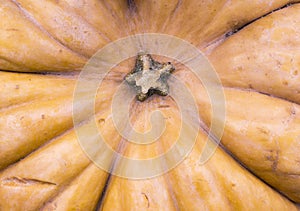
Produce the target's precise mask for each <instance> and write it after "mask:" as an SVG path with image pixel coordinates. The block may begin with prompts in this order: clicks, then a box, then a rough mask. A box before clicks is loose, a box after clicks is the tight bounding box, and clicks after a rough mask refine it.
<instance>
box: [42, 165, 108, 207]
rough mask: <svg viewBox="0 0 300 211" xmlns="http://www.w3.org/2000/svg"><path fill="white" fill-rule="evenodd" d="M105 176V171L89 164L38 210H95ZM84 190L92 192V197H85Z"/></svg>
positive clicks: (106, 175)
mask: <svg viewBox="0 0 300 211" xmlns="http://www.w3.org/2000/svg"><path fill="white" fill-rule="evenodd" d="M103 176H104V180H103ZM107 177H108V174H107V173H106V172H104V171H102V170H100V169H99V168H98V167H96V166H95V165H93V164H90V165H89V166H88V167H86V168H85V169H84V170H83V171H82V172H81V173H80V174H79V175H78V176H77V177H75V178H74V179H73V180H72V181H71V182H70V183H69V184H66V185H65V186H63V187H62V188H61V190H60V191H58V193H57V194H56V195H55V196H53V197H52V199H50V200H48V201H47V202H45V204H44V205H43V206H42V207H41V208H40V210H49V209H56V210H57V209H58V210H72V209H81V210H95V207H96V205H97V201H98V199H99V198H100V196H101V192H102V189H103V187H104V185H105V184H104V183H103V181H106V179H105V178H107ZM86 192H89V193H93V195H92V197H88V198H87V196H88V195H87V194H84V193H86Z"/></svg>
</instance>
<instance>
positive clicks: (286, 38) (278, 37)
mask: <svg viewBox="0 0 300 211" xmlns="http://www.w3.org/2000/svg"><path fill="white" fill-rule="evenodd" d="M299 34H300V5H298V4H296V5H293V6H290V7H288V8H284V9H282V10H280V11H277V12H274V13H272V14H271V15H268V16H267V17H265V18H262V19H260V20H258V21H256V22H254V23H252V24H251V25H249V26H247V27H246V28H244V29H243V30H241V31H240V32H239V33H237V34H234V35H233V36H231V37H230V38H228V39H227V40H226V41H225V42H224V43H222V44H221V45H220V46H218V47H217V48H215V49H214V51H213V52H212V53H211V55H209V59H210V61H211V63H212V64H213V65H214V67H215V69H216V71H217V72H218V74H219V76H220V78H221V80H222V82H223V84H224V86H229V87H239V88H246V89H248V88H249V89H254V90H257V91H259V92H263V93H266V94H270V95H274V96H277V97H281V98H284V99H287V100H290V101H293V102H296V103H298V104H300V71H299V69H300V47H299V46H300V37H299Z"/></svg>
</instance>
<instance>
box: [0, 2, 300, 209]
mask: <svg viewBox="0 0 300 211" xmlns="http://www.w3.org/2000/svg"><path fill="white" fill-rule="evenodd" d="M297 2H299V1H297V0H274V1H267V0H259V1H256V0H255V1H253V0H252V1H246V0H244V1H240V0H232V1H225V0H214V1H199V0H179V1H170V0H160V1H156V0H148V1H142V0H129V1H125V0H119V1H98V0H64V1H59V0H57V1H54V0H45V1H36V0H26V1H25V0H9V1H7V0H1V4H0V11H1V12H0V17H1V22H0V46H1V47H0V69H1V71H0V78H1V83H0V87H1V92H0V128H1V130H0V170H1V172H0V210H297V209H298V208H299V207H298V205H297V204H298V203H300V76H299V75H300V73H299V71H300V69H299V68H300V51H299V46H300V37H299V34H300V5H299V4H297ZM144 33H160V34H164V35H169V36H171V35H172V36H174V37H177V38H180V39H183V40H185V41H186V42H188V43H189V44H191V45H193V46H196V47H197V49H199V50H200V51H201V52H202V53H203V54H204V55H205V56H206V57H207V58H208V60H209V61H210V63H211V64H212V66H213V67H214V69H215V71H216V73H217V74H218V76H219V78H220V80H221V82H222V90H223V92H224V96H225V99H226V101H225V103H226V107H225V109H226V116H225V117H226V118H225V120H224V125H225V126H224V131H223V134H222V137H221V144H220V145H219V146H218V147H217V148H216V149H215V151H214V152H213V154H212V155H211V157H210V158H209V159H208V160H207V161H206V162H204V163H199V157H200V155H201V153H202V152H203V149H205V146H206V143H213V142H212V141H211V142H207V140H211V139H212V137H211V136H210V135H208V131H209V128H210V126H211V125H212V124H213V122H214V121H216V122H218V123H220V122H222V121H223V119H222V117H221V116H215V117H214V118H213V117H212V110H213V105H214V103H218V102H214V101H212V102H211V100H210V97H209V94H208V93H207V90H206V87H205V86H204V85H203V83H202V82H201V81H200V80H199V79H198V78H197V77H196V76H195V74H194V73H193V72H192V71H191V70H190V69H189V68H188V67H187V66H185V65H184V64H182V63H180V62H176V61H174V60H172V58H166V57H163V56H161V55H152V57H151V56H148V57H149V58H151V59H150V60H149V61H150V63H151V62H154V60H155V61H158V63H155V62H154V63H155V64H157V65H158V66H155V68H156V67H157V68H158V69H159V68H161V65H165V64H167V63H166V62H167V61H171V63H172V65H173V66H174V68H175V70H174V71H173V72H172V73H170V74H171V75H173V76H175V77H176V78H177V79H178V81H180V83H182V84H184V86H185V87H186V88H187V89H188V90H190V93H192V95H193V99H194V102H195V103H196V105H197V115H196V116H197V118H200V119H201V122H203V124H201V127H199V129H198V130H197V131H196V133H197V134H196V140H195V143H194V145H193V147H192V150H191V152H189V153H188V154H187V155H186V156H184V157H183V159H182V161H181V162H179V163H176V165H174V166H172V168H170V169H167V171H165V172H162V173H161V174H158V175H153V177H151V178H150V177H149V178H140V179H138V178H135V179H132V178H124V177H122V176H120V175H117V174H114V172H115V171H114V169H118V165H119V160H120V159H119V158H118V157H107V158H106V159H105V160H106V161H107V165H108V166H109V169H102V168H99V166H98V165H97V163H96V162H94V160H93V159H90V156H89V155H88V154H87V153H85V151H84V150H83V147H82V146H81V144H80V141H78V139H79V137H78V133H76V130H77V128H85V127H86V126H87V125H88V124H89V123H88V122H89V121H90V120H89V119H88V116H83V117H82V119H81V120H82V121H81V122H80V124H79V125H75V124H74V121H73V120H74V119H73V112H74V97H73V96H74V92H75V90H76V87H77V86H78V79H79V78H80V71H81V70H83V68H84V65H85V64H86V63H87V62H88V61H89V59H90V58H91V57H92V56H93V55H94V54H95V53H96V52H97V51H98V50H99V49H101V48H103V47H105V46H106V45H108V44H109V43H113V42H114V41H116V40H118V39H120V38H124V37H128V36H130V35H136V34H144ZM114 54H117V51H115V52H112V55H108V56H114ZM148 57H147V58H148ZM152 59H153V60H152ZM136 64H138V62H136ZM151 64H152V63H151ZM134 66H135V58H134V57H131V58H128V59H127V60H124V61H122V62H121V63H119V64H116V65H115V66H114V67H113V68H112V69H111V70H110V71H109V73H108V74H107V75H106V76H105V77H104V79H103V81H102V83H101V87H100V88H99V90H98V92H97V94H96V95H95V104H94V105H93V106H94V110H95V115H94V120H96V121H95V124H96V125H97V129H98V130H99V131H100V132H99V133H101V135H102V137H103V140H105V142H106V144H107V146H109V148H111V149H112V150H114V151H115V152H117V153H118V154H119V155H123V156H125V157H128V158H131V159H147V158H153V157H155V156H159V155H161V154H162V153H164V152H166V151H167V150H168V149H170V148H171V147H172V146H173V145H174V144H175V142H176V140H177V139H178V136H179V135H180V130H181V127H182V118H181V113H180V109H179V107H178V105H177V103H176V102H175V100H174V99H173V98H172V96H171V95H168V96H159V95H157V94H154V95H152V96H150V94H149V96H147V97H149V98H147V99H144V98H142V99H143V100H144V101H143V102H140V101H138V100H136V99H135V100H133V101H131V104H130V109H129V111H128V116H129V121H130V122H131V125H132V127H133V128H134V129H135V130H136V131H139V132H141V133H144V132H147V131H149V130H151V127H154V126H155V124H156V123H155V124H152V126H151V121H150V119H151V116H152V115H153V114H152V112H153V111H155V110H159V111H160V112H161V114H163V118H164V121H165V127H164V130H163V133H162V134H161V136H160V137H159V139H158V140H156V141H155V142H153V143H149V144H145V145H143V144H142V145H141V144H137V143H132V142H129V141H127V140H126V138H124V137H122V135H121V134H120V133H119V132H118V130H117V129H116V126H115V124H114V121H113V117H112V115H113V114H112V110H111V104H112V103H113V96H114V93H116V92H117V91H118V87H119V86H120V84H122V83H123V82H124V78H126V76H127V77H129V73H130V72H131V71H132V69H133V68H134ZM169 70H170V72H171V69H169ZM133 72H134V71H133ZM135 80H136V79H135ZM146 81H147V80H146ZM91 83H92V82H91ZM135 83H137V82H136V81H134V82H133V84H135ZM87 84H89V83H87ZM178 84H179V82H178ZM175 86H176V83H175ZM160 92H161V91H160ZM156 93H159V91H156ZM165 95H167V94H165ZM121 99H123V100H126V99H125V98H122V96H121ZM181 100H186V99H181ZM120 102H121V103H120V104H119V106H121V104H122V101H120ZM87 106H88V105H86V104H85V100H84V97H83V98H82V101H80V102H79V106H78V107H77V108H78V109H82V110H85V109H86V107H87ZM117 108H118V107H117ZM83 113H84V112H83ZM89 132H90V131H89V130H88V128H86V131H85V133H84V135H85V136H84V139H86V140H89V138H90V137H91V136H92V135H91V134H90V133H89ZM213 132H214V131H212V133H213ZM188 136H189V133H187V134H185V135H184V141H188ZM183 143H184V142H183ZM93 147H95V148H96V149H98V150H99V152H98V153H100V155H101V153H104V152H103V151H101V148H100V149H99V148H97V146H94V145H93ZM183 148H184V146H182V149H183ZM180 149H181V148H180V146H179V148H178V150H179V151H180ZM100 157H101V156H100ZM101 158H103V157H101ZM164 161H165V162H169V161H168V160H164ZM125 167H126V166H125ZM147 168H149V169H150V168H152V166H149V167H148V166H146V168H145V169H147ZM123 171H124V172H126V168H125V170H124V169H123ZM130 171H133V172H134V173H139V171H140V170H139V169H134V168H133V169H130Z"/></svg>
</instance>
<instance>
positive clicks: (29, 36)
mask: <svg viewBox="0 0 300 211" xmlns="http://www.w3.org/2000/svg"><path fill="white" fill-rule="evenodd" d="M0 8H1V10H2V13H1V28H3V29H4V30H1V31H0V33H1V36H0V37H1V39H0V43H1V46H2V48H1V53H0V54H1V57H4V58H5V59H7V60H9V61H11V62H12V63H14V64H16V65H19V66H23V67H25V68H26V69H28V71H32V72H34V71H45V70H49V69H50V70H52V71H58V70H60V71H62V70H65V71H66V70H68V69H73V70H78V69H79V68H78V66H80V67H82V66H83V65H84V64H85V63H86V59H83V58H82V57H78V56H77V55H76V54H74V53H72V52H71V51H69V50H67V49H66V48H64V47H63V46H61V45H59V44H58V43H56V42H55V41H54V40H52V39H50V38H49V37H47V36H46V35H45V34H44V33H43V32H42V31H40V29H38V28H37V27H36V26H35V25H34V24H33V23H32V22H30V21H29V20H27V18H26V17H25V16H24V14H23V13H22V12H21V11H20V9H19V8H18V7H17V5H16V4H14V3H13V2H12V1H4V2H3V4H1V7H0ZM10 28H14V29H16V28H17V29H16V30H15V31H11V30H9V29H10ZM20 52H22V53H20ZM41 58H43V59H41ZM25 63H26V64H25ZM62 65H63V66H62ZM49 66H51V68H49ZM1 68H2V67H1ZM50 70H49V71H50ZM18 71H20V70H18Z"/></svg>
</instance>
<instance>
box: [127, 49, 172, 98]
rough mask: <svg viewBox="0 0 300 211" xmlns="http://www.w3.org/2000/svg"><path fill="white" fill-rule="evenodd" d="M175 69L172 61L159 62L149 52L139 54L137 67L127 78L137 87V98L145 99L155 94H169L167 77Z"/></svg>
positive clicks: (128, 81) (129, 82)
mask: <svg viewBox="0 0 300 211" xmlns="http://www.w3.org/2000/svg"><path fill="white" fill-rule="evenodd" d="M174 70H175V68H174V66H173V65H172V64H171V63H170V62H168V63H159V62H157V61H155V60H153V58H152V57H151V56H150V55H149V54H144V53H143V54H139V55H138V56H137V58H136V62H135V67H134V68H133V70H132V71H131V72H130V73H129V74H128V75H127V76H126V77H125V80H126V82H127V83H128V84H129V85H131V86H132V87H134V88H135V90H136V92H137V99H138V100H139V101H144V100H146V99H147V98H148V97H150V96H151V95H153V94H158V95H161V96H167V95H168V94H169V86H168V83H167V79H168V77H169V76H170V74H171V73H172V72H173V71H174Z"/></svg>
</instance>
